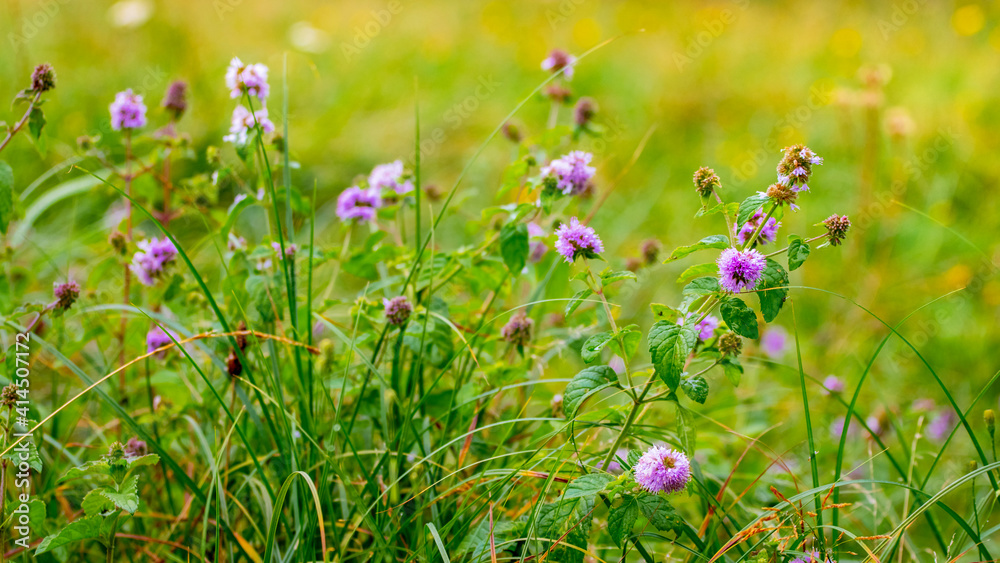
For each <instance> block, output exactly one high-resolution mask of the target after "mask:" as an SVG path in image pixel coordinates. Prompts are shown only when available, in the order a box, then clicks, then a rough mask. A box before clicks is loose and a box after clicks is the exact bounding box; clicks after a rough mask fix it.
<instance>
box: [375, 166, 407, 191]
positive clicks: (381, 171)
mask: <svg viewBox="0 0 1000 563" xmlns="http://www.w3.org/2000/svg"><path fill="white" fill-rule="evenodd" d="M368 187H369V188H371V189H373V190H379V192H380V193H381V190H393V191H395V192H396V194H398V195H403V194H408V193H410V192H412V191H413V181H412V180H410V179H408V178H406V177H405V172H404V171H403V161H402V160H397V161H394V162H390V163H388V164H379V165H378V166H376V167H375V168H373V169H372V173H371V174H369V175H368Z"/></svg>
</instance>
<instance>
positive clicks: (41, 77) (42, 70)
mask: <svg viewBox="0 0 1000 563" xmlns="http://www.w3.org/2000/svg"><path fill="white" fill-rule="evenodd" d="M55 87H56V71H54V70H52V65H50V64H48V63H43V64H40V65H38V66H36V67H35V70H33V71H32V72H31V90H32V91H34V92H37V93H42V92H48V91H49V90H51V89H53V88H55Z"/></svg>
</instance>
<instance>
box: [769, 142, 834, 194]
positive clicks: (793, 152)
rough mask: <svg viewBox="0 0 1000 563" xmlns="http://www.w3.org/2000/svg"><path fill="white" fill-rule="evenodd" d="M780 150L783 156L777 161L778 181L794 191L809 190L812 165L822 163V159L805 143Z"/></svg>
mask: <svg viewBox="0 0 1000 563" xmlns="http://www.w3.org/2000/svg"><path fill="white" fill-rule="evenodd" d="M782 152H783V153H784V157H783V158H782V159H781V162H779V163H778V183H779V184H782V185H784V186H789V187H791V188H792V190H794V191H796V192H803V191H809V184H808V182H809V177H810V176H812V167H813V166H817V165H820V164H823V159H822V158H820V157H819V156H818V155H817V154H816V153H815V152H813V150H812V149H810V148H809V147H807V146H805V145H792V146H790V147H785V148H784V149H782Z"/></svg>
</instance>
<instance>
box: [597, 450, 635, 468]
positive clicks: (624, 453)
mask: <svg viewBox="0 0 1000 563" xmlns="http://www.w3.org/2000/svg"><path fill="white" fill-rule="evenodd" d="M619 457H620V458H622V459H628V450H626V449H625V448H619V449H618V451H616V452H615V457H613V458H611V462H610V463H608V473H613V474H615V475H619V474H621V472H622V464H621V462H619V461H618V459H617V458H619ZM594 467H595V468H597V470H598V471H600V470H602V469H604V460H603V459H602V460H601V461H598V462H597V465H595V466H594Z"/></svg>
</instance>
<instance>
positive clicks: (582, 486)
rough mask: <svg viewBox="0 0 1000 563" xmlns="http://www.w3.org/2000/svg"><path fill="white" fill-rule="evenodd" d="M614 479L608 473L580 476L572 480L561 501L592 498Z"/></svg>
mask: <svg viewBox="0 0 1000 563" xmlns="http://www.w3.org/2000/svg"><path fill="white" fill-rule="evenodd" d="M615 479H616V477H615V476H614V475H611V474H608V473H588V474H587V475H581V476H580V477H577V478H576V479H573V481H572V482H570V484H569V485H567V486H566V492H565V493H563V497H562V498H563V500H569V499H573V498H588V497H593V496H595V495H596V494H597V493H599V492H601V491H603V490H604V487H606V486H607V485H608V483H610V482H612V481H614V480H615Z"/></svg>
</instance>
